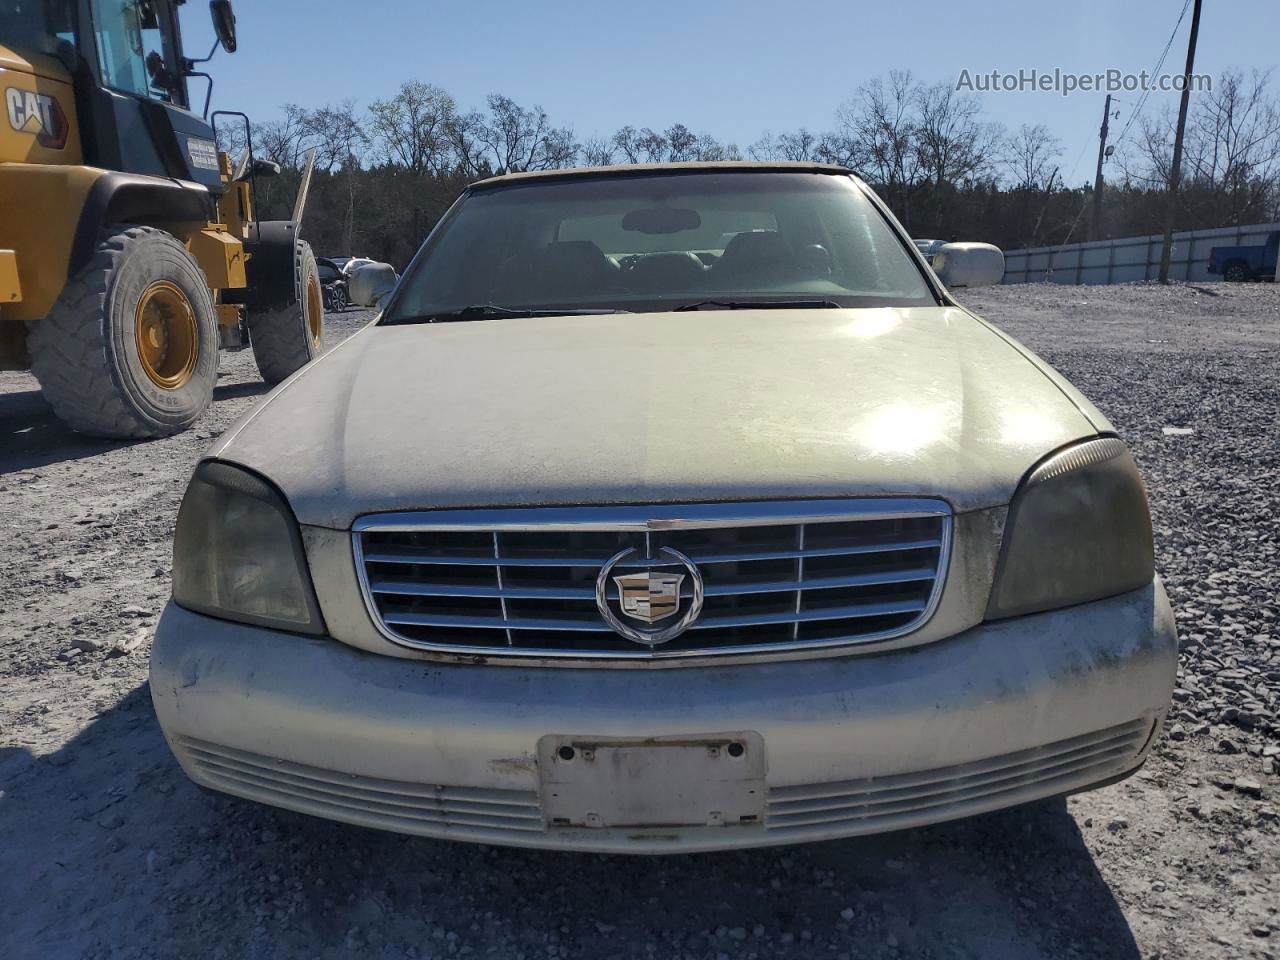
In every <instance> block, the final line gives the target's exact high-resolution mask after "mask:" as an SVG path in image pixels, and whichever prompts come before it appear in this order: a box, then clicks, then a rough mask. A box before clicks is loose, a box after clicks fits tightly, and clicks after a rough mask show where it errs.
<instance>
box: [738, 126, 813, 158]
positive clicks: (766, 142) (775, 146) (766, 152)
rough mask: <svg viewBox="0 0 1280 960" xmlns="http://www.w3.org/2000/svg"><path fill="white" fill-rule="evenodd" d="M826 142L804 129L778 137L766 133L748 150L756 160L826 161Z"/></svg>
mask: <svg viewBox="0 0 1280 960" xmlns="http://www.w3.org/2000/svg"><path fill="white" fill-rule="evenodd" d="M824 141H825V137H822V136H819V135H818V134H815V133H810V132H809V131H808V130H806V129H804V128H803V127H801V128H800V129H799V130H796V131H795V132H794V133H780V134H778V135H777V136H776V137H775V136H774V135H773V134H771V133H769V132H768V131H766V132H765V133H764V135H763V136H761V137H760V139H759V140H757V141H756V142H755V143H753V144H752V145H751V146H750V147H748V148H747V150H748V152H749V153H750V154H751V157H752V159H754V160H825V157H824V156H823V149H824Z"/></svg>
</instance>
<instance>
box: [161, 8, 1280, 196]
mask: <svg viewBox="0 0 1280 960" xmlns="http://www.w3.org/2000/svg"><path fill="white" fill-rule="evenodd" d="M1182 6H1183V0H1068V2H1066V3H1054V4H1048V3H1045V2H1043V0H1041V2H1037V0H1018V2H1014V0H992V2H987V3H977V2H974V3H969V4H964V3H958V2H955V0H952V2H947V3H943V2H937V0H896V2H892V3H884V2H876V3H856V2H851V0H846V2H828V0H775V2H763V0H737V2H733V0H680V2H671V0H645V2H640V3H627V4H624V3H600V2H595V3H585V2H579V0H572V2H570V0H542V2H540V3H531V2H528V0H522V2H508V0H488V2H485V3H483V4H481V5H479V7H478V9H477V8H476V7H472V6H471V5H470V4H465V3H457V2H452V3H436V2H413V0H377V2H374V0H366V2H363V3H361V2H352V0H333V2H329V0H312V2H307V3H302V2H296V0H295V2H287V0H236V15H237V18H238V21H239V34H240V49H239V51H238V52H237V53H235V54H234V55H232V56H227V55H225V54H223V53H219V54H218V56H217V57H216V58H215V60H214V62H213V64H212V65H211V66H212V72H213V73H214V74H215V76H216V77H217V86H216V87H215V91H214V107H215V108H218V107H221V108H224V109H241V110H244V111H245V112H247V113H249V114H250V115H251V116H253V117H254V118H255V119H271V118H272V117H274V116H276V115H277V111H278V109H279V106H280V105H281V104H283V103H286V102H295V103H300V104H302V105H304V106H319V105H322V104H324V103H327V102H335V103H336V102H340V101H342V100H345V99H347V98H352V99H354V100H355V101H356V102H357V104H358V105H359V106H361V107H363V106H366V105H367V104H368V103H369V101H371V100H374V99H378V98H380V97H386V96H389V95H391V94H393V93H394V92H395V89H396V87H397V86H398V85H399V84H400V82H401V81H402V80H406V79H417V80H424V81H427V82H430V83H434V84H437V85H438V86H441V87H444V88H445V89H446V90H448V91H449V92H450V93H452V94H453V95H454V97H455V98H456V99H457V100H458V102H459V105H460V106H461V107H463V108H464V109H465V108H469V107H472V106H481V105H482V104H483V102H484V97H485V96H486V95H487V94H489V93H495V92H501V93H505V94H507V95H509V96H511V97H512V98H514V99H515V100H516V101H518V102H519V103H521V104H523V105H526V106H531V105H533V104H535V103H536V104H541V105H542V106H543V107H544V108H545V109H546V110H547V112H548V113H549V114H550V115H551V118H552V120H553V121H555V122H556V123H560V124H568V125H571V126H572V127H573V128H574V130H575V132H576V133H577V135H578V136H579V138H586V137H589V136H591V135H593V134H600V135H605V134H609V133H612V132H613V130H615V129H616V128H617V127H619V126H621V125H622V124H624V123H631V124H633V125H635V126H637V127H644V126H651V127H654V128H661V127H666V126H669V125H670V124H672V123H675V122H681V123H684V124H686V125H687V126H689V127H690V128H691V129H693V130H695V131H697V132H707V133H710V134H712V135H713V136H715V137H717V138H718V139H720V140H721V141H724V142H736V143H738V144H739V145H740V146H742V147H744V148H745V147H746V145H747V144H749V143H751V142H752V141H754V140H755V139H756V138H757V137H758V136H759V135H760V133H761V132H762V131H763V130H766V129H768V130H772V131H773V132H775V133H777V132H782V131H784V130H790V129H794V128H797V127H801V126H804V127H808V128H810V129H811V130H815V131H821V130H824V129H827V128H828V127H830V125H831V123H832V119H833V116H834V114H835V111H836V108H837V107H838V106H839V105H840V103H842V102H843V101H845V100H847V99H849V97H851V96H852V94H853V93H854V91H855V90H856V88H857V87H858V85H859V84H860V83H862V82H863V81H865V80H867V79H868V78H870V77H873V76H875V75H877V74H881V73H885V72H887V71H889V70H890V69H894V68H910V69H911V70H912V71H913V72H914V73H915V74H916V75H917V76H919V77H920V78H922V79H925V80H930V81H933V80H949V81H952V82H954V81H955V79H956V78H957V77H958V76H959V75H960V72H961V70H963V69H968V70H970V71H971V72H972V73H977V72H988V71H990V70H992V69H998V70H1001V71H1003V72H1008V73H1012V72H1016V71H1017V70H1018V69H1019V68H1038V69H1040V70H1042V71H1043V70H1049V71H1051V70H1052V69H1053V68H1054V67H1060V68H1062V69H1063V70H1066V71H1072V72H1076V73H1093V72H1098V71H1103V70H1106V69H1107V68H1113V67H1114V68H1118V69H1121V70H1126V71H1133V72H1137V71H1140V70H1143V69H1147V70H1149V69H1151V67H1152V66H1153V65H1154V63H1155V61H1156V60H1157V58H1158V57H1159V55H1160V52H1161V50H1162V49H1163V47H1164V45H1165V42H1166V41H1167V40H1168V38H1169V34H1170V31H1171V30H1172V29H1173V25H1174V23H1175V22H1176V21H1177V19H1178V14H1179V13H1180V12H1181V10H1182ZM1190 20H1191V16H1190V14H1189V13H1188V15H1187V17H1186V19H1185V20H1184V21H1183V24H1182V27H1181V29H1180V30H1179V32H1178V36H1177V38H1176V39H1175V41H1174V45H1173V49H1172V50H1171V51H1170V54H1169V58H1168V60H1167V61H1166V64H1165V70H1167V71H1168V72H1172V73H1178V72H1181V70H1182V65H1183V59H1184V57H1185V55H1186V36H1187V30H1188V27H1189V24H1190ZM1265 24H1271V27H1270V28H1264V25H1265ZM1278 25H1280V17H1278V16H1277V14H1276V5H1275V0H1233V2H1231V3H1223V2H1219V0H1209V2H1207V3H1206V4H1205V12H1204V15H1203V18H1202V22H1201V30H1200V44H1199V52H1198V54H1197V59H1196V72H1197V73H1201V72H1204V73H1209V74H1211V75H1216V74H1217V73H1218V72H1219V71H1221V70H1222V69H1224V68H1227V67H1231V66H1239V67H1243V68H1246V69H1248V68H1253V67H1260V68H1267V67H1271V66H1274V65H1276V64H1277V63H1278V62H1280V52H1277V51H1280V47H1277V36H1278V34H1277V32H1276V29H1275V28H1276V26H1278ZM183 28H184V31H185V34H186V43H187V46H188V53H189V54H190V55H196V56H198V55H202V54H203V52H204V51H205V50H206V49H207V47H208V45H209V44H210V43H211V42H212V30H211V29H210V26H209V21H208V7H207V5H206V4H205V3H203V2H201V0H192V2H191V3H189V4H188V5H187V6H186V7H185V8H183ZM197 51H198V52H197ZM192 82H193V85H194V88H193V89H195V90H197V91H199V90H200V87H201V85H202V83H203V81H199V80H196V81H192ZM1273 84H1274V85H1275V87H1274V88H1275V89H1276V90H1277V91H1280V70H1278V71H1277V74H1276V76H1275V77H1274V78H1273ZM979 96H980V97H981V98H982V101H983V106H984V109H985V110H986V112H987V114H988V116H989V117H990V118H991V119H993V120H998V121H1001V122H1003V123H1004V124H1006V125H1007V126H1009V127H1011V128H1013V127H1016V126H1018V125H1019V124H1021V123H1036V122H1042V123H1045V124H1046V125H1048V126H1049V127H1050V129H1051V130H1052V131H1053V132H1054V133H1055V134H1056V135H1057V136H1058V137H1060V138H1061V139H1062V141H1063V148H1064V152H1063V155H1062V157H1061V163H1062V165H1063V174H1064V175H1069V176H1068V182H1069V183H1078V182H1082V181H1083V180H1085V179H1092V167H1093V163H1094V161H1095V159H1096V151H1097V131H1098V124H1099V121H1100V119H1101V114H1102V101H1103V96H1104V95H1103V94H1101V93H1092V92H1090V93H1079V92H1077V93H1074V94H1072V95H1071V96H1069V97H1065V98H1064V97H1062V96H1060V95H1058V94H1057V93H1044V92H1037V93H996V94H979ZM1118 96H1119V97H1120V100H1121V102H1119V103H1117V104H1116V107H1115V109H1118V110H1120V111H1121V113H1122V117H1121V119H1120V121H1119V123H1120V125H1121V126H1123V124H1124V122H1125V119H1126V118H1127V116H1128V113H1129V108H1130V106H1131V105H1132V104H1133V103H1134V102H1135V101H1136V99H1137V97H1136V95H1132V94H1129V95H1126V94H1119V95H1118ZM1176 99H1177V95H1176V94H1152V96H1151V98H1150V100H1149V102H1148V105H1147V107H1146V110H1145V111H1144V113H1150V114H1154V113H1156V112H1157V111H1158V110H1159V109H1160V107H1161V105H1162V104H1163V103H1165V102H1169V103H1174V104H1175V105H1176ZM1135 129H1136V128H1135ZM1073 168H1074V169H1073Z"/></svg>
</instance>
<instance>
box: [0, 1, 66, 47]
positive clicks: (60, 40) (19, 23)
mask: <svg viewBox="0 0 1280 960" xmlns="http://www.w3.org/2000/svg"><path fill="white" fill-rule="evenodd" d="M74 6H75V4H74V0H0V23H3V24H4V42H5V44H6V45H7V46H11V47H17V48H18V49H19V50H30V51H33V52H35V53H44V54H48V55H49V56H55V57H56V56H60V55H61V54H62V52H63V51H64V50H66V49H67V48H68V47H69V48H70V49H72V50H74V49H75V44H76V26H75V19H74V13H73V8H74Z"/></svg>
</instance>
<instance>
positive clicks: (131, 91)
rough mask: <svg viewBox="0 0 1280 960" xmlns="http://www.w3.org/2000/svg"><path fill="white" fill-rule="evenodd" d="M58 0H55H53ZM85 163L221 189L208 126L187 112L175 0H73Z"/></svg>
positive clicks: (193, 114) (188, 95)
mask: <svg viewBox="0 0 1280 960" xmlns="http://www.w3.org/2000/svg"><path fill="white" fill-rule="evenodd" d="M52 2H58V0H52ZM75 2H76V5H77V7H78V8H79V9H78V20H79V30H78V31H77V37H78V40H79V55H80V61H81V64H82V69H83V70H85V71H87V72H88V73H89V74H90V77H89V78H88V79H91V81H92V82H90V83H80V82H77V84H76V90H77V98H78V100H79V101H80V102H79V108H80V110H79V112H80V116H81V118H82V119H81V139H82V140H83V142H84V150H85V160H86V162H88V163H90V164H93V165H96V166H101V167H106V168H108V169H112V170H120V171H124V172H128V173H141V174H147V175H151V176H161V177H172V178H174V179H176V180H186V181H191V182H195V183H200V184H203V185H204V186H206V187H209V188H210V189H212V190H215V191H218V192H221V191H222V189H223V185H222V180H221V178H220V176H219V174H218V152H217V145H216V141H215V137H214V132H213V127H212V126H210V125H209V123H207V122H206V121H205V120H204V119H203V118H202V117H201V116H199V115H198V114H196V113H194V112H192V110H191V102H190V94H189V91H188V86H187V74H188V72H189V70H190V68H189V66H188V64H187V60H186V58H185V55H184V53H183V49H182V31H181V29H180V26H179V23H178V6H179V4H178V3H176V2H174V0H75Z"/></svg>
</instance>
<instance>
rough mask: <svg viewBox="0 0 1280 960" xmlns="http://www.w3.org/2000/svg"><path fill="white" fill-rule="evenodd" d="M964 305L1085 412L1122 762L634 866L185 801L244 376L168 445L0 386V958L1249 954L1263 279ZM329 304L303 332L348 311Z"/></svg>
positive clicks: (1273, 659) (1265, 397) (1275, 935)
mask: <svg viewBox="0 0 1280 960" xmlns="http://www.w3.org/2000/svg"><path fill="white" fill-rule="evenodd" d="M965 300H966V301H967V302H968V303H969V304H970V305H971V306H972V307H974V308H975V309H976V310H977V311H978V312H980V313H982V314H984V315H985V316H987V317H989V318H990V319H992V320H993V321H995V322H996V323H998V324H1000V325H1001V326H1003V327H1004V328H1005V329H1007V330H1009V331H1010V332H1012V333H1013V334H1014V335H1015V336H1017V337H1019V338H1020V339H1022V340H1023V341H1024V342H1026V343H1027V344H1029V345H1030V346H1031V347H1032V348H1034V349H1036V350H1037V351H1038V352H1040V353H1041V354H1042V355H1043V356H1045V357H1046V358H1047V359H1048V360H1049V361H1050V362H1052V363H1053V364H1054V365H1055V366H1057V367H1058V369H1060V370H1061V371H1062V372H1063V373H1065V374H1066V375H1067V376H1068V377H1069V378H1070V379H1071V380H1072V381H1073V382H1074V383H1075V384H1076V385H1077V386H1079V387H1080V388H1081V389H1082V390H1083V391H1084V392H1085V393H1086V394H1087V395H1089V396H1090V398H1091V399H1093V400H1094V401H1095V402H1096V403H1097V404H1098V406H1099V407H1100V408H1101V409H1102V410H1103V411H1104V412H1105V413H1106V414H1107V415H1108V416H1109V417H1111V419H1112V420H1113V422H1114V423H1115V424H1116V426H1117V427H1118V428H1119V430H1120V431H1121V433H1122V434H1123V435H1124V436H1125V438H1126V439H1127V440H1128V441H1129V443H1130V444H1131V446H1132V447H1133V449H1134V452H1135V455H1136V456H1137V459H1138V462H1139V464H1140V466H1141V467H1142V469H1143V472H1144V475H1145V477H1146V479H1147V483H1148V485H1149V488H1150V493H1151V498H1152V502H1153V508H1154V515H1155V525H1156V535H1157V554H1158V556H1157V564H1158V567H1159V569H1160V570H1161V572H1162V573H1163V574H1164V576H1165V578H1166V582H1167V584H1168V587H1169V592H1170V594H1171V596H1172V598H1173V602H1174V605H1175V608H1176V610H1177V613H1178V620H1179V625H1180V630H1181V634H1182V637H1183V642H1184V647H1185V649H1184V652H1183V660H1182V674H1181V678H1180V681H1179V686H1178V690H1177V691H1176V693H1175V699H1176V703H1175V709H1174V713H1173V715H1172V716H1171V719H1170V724H1169V727H1168V729H1167V732H1166V735H1165V737H1164V739H1163V740H1162V742H1161V743H1160V744H1159V745H1158V746H1157V748H1156V749H1155V751H1154V753H1153V756H1152V758H1151V760H1150V762H1149V763H1148V764H1147V766H1146V768H1145V769H1144V770H1143V771H1142V772H1141V773H1139V774H1138V775H1137V776H1135V777H1133V778H1131V779H1130V780H1128V781H1125V782H1123V783H1120V784H1117V785H1115V786H1112V787H1108V788H1106V789H1103V790H1100V791H1096V792H1094V793H1090V794H1085V795H1082V796H1079V797H1073V798H1071V799H1070V800H1068V801H1066V802H1055V803H1049V804H1044V805H1040V806H1037V807H1033V808H1029V809H1026V810H1021V811H1015V812H1012V813H1009V814H1003V815H997V816H990V817H985V818H980V819H977V820H972V821H967V822H961V823H956V824H949V825H945V826H940V827H935V828H931V829H927V830H919V831H914V832H908V833H902V834H893V835H889V836H883V837H876V838H870V839H862V840H853V841H844V842H839V843H827V844H822V845H809V846H802V847H793V848H782V849H774V850H763V851H753V852H749V853H735V854H714V855H701V856H686V857H674V858H665V859H633V858H618V857H605V856H582V855H567V854H554V853H540V852H523V851H512V850H506V849H500V848H491V847H477V846H469V845H462V844H450V843H445V842H432V841H426V840H420V839H405V838H401V837H398V836H394V835H391V834H385V833H379V832H375V831H370V830H362V829H358V828H354V827H346V826H342V825H340V824H333V823H327V822H324V821H319V820H313V819H310V818H307V817H303V816H297V815H293V814H288V813H283V812H278V811H274V810H271V809H267V808H262V807H256V806H253V805H249V804H241V803H238V802H235V801H231V800H227V799H222V798H218V797H211V796H208V795H205V794H203V793H201V792H200V791H198V790H196V789H195V788H194V787H193V786H192V785H191V784H190V783H189V782H188V781H187V780H186V779H185V778H184V777H183V776H182V774H181V773H180V771H179V770H178V768H177V766H176V764H175V763H174V762H173V760H172V759H171V758H170V756H169V754H168V751H167V749H166V747H165V745H164V742H163V740H162V738H161V736H160V732H159V729H158V728H157V726H156V723H155V719H154V716H153V714H152V711H151V704H150V698H149V696H148V693H147V689H146V657H147V650H148V648H149V642H150V631H151V629H152V627H153V625H154V623H155V616H156V613H157V611H158V610H159V609H160V608H161V607H162V605H163V603H164V601H165V598H166V596H167V594H168V592H169V565H170V561H169V538H170V536H171V534H172V530H173V518H174V515H175V512H176V509H177V505H178V500H179V497H180V496H181V492H182V489H183V487H184V485H185V483H186V479H187V476H188V474H189V472H190V470H191V468H192V466H193V464H194V463H195V461H196V460H197V458H198V457H199V455H200V453H201V452H202V451H203V450H204V449H205V448H206V447H207V446H208V444H209V441H210V440H211V439H212V438H214V437H216V436H217V435H218V433H219V432H220V431H221V430H223V429H225V427H226V426H227V425H228V424H230V423H231V421H232V420H233V419H234V418H235V417H236V416H237V415H238V414H240V413H241V412H242V411H243V410H245V409H246V408H247V407H248V406H250V405H251V404H252V403H254V402H255V401H256V400H257V399H258V398H259V397H260V396H261V394H262V393H263V388H262V386H261V384H260V383H257V382H256V381H255V379H254V376H253V367H252V358H251V357H250V356H248V355H247V354H244V353H241V354H232V355H230V356H228V357H226V358H225V359H224V361H223V367H222V378H221V383H220V386H219V387H218V391H217V398H216V402H215V404H214V407H213V409H212V411H211V412H210V413H209V414H208V415H207V416H206V417H205V418H204V419H203V420H202V421H201V423H200V424H198V426H197V429H196V430H195V431H192V432H189V433H187V434H185V435H183V436H180V437H173V438H169V439H165V440H158V441H154V442H148V443H138V444H115V443H101V442H95V441H87V440H84V439H82V438H79V437H77V436H76V435H74V434H71V433H69V432H68V431H67V430H66V429H64V428H63V427H61V426H60V425H59V424H58V423H57V421H55V420H54V419H53V418H52V416H51V414H50V412H49V410H48V407H47V406H46V405H45V404H44V403H43V401H42V400H41V399H40V397H39V394H38V393H37V392H36V386H35V383H34V381H33V380H32V379H31V378H30V377H29V376H27V375H25V374H11V373H4V374H0V494H2V495H3V496H0V528H2V529H4V530H5V531H6V532H7V534H8V535H7V536H6V538H5V539H4V541H3V542H2V543H0V564H2V565H3V569H4V571H5V575H4V577H3V578H0V957H5V958H13V960H17V958H26V957H32V958H35V957H39V958H61V957H104V958H105V957H156V958H161V957H163V958H169V957H185V956H192V957H225V958H234V957H249V958H264V960H265V958H277V957H291V956H299V957H325V958H328V957H347V956H355V955H360V956H371V957H397V958H398V957H452V956H494V957H503V958H508V957H510V958H519V957H527V958H542V957H569V956H573V957H601V958H605V957H618V958H631V957H636V958H645V960H648V958H675V957H694V958H703V957H706V958H717V960H718V958H722V957H723V958H738V957H743V958H747V957H759V958H766V957H768V958H773V957H832V958H853V957H859V958H860V957H916V956H919V957H974V958H979V957H981V958H1008V960H1013V958H1041V957H1043V958H1059V957H1124V958H1131V957H1167V958H1174V957H1189V958H1231V957H1275V956H1277V955H1280V877H1278V875H1277V874H1278V871H1280V823H1277V805H1278V803H1280V776H1278V773H1280V622H1278V617H1277V612H1278V610H1277V599H1276V598H1277V595H1278V594H1280V572H1278V569H1280V556H1278V555H1277V553H1278V550H1280V548H1278V546H1277V544H1278V543H1280V530H1278V529H1277V520H1276V517H1277V515H1278V514H1280V476H1278V464H1280V427H1278V424H1280V372H1278V367H1277V361H1278V360H1280V287H1277V286H1273V285H1237V286H1230V287H1228V286H1225V285H1209V286H1203V287H1192V286H1175V287H1170V288H1160V287H1155V286H1131V287H1109V288H1074V287H1052V286H1043V285H1034V286H1025V287H1001V288H996V289H993V290H986V291H974V292H972V293H970V294H968V295H967V296H966V297H965ZM367 319H368V318H367V315H362V314H357V313H348V314H346V315H344V316H343V317H342V318H340V319H336V320H335V321H334V322H333V323H331V337H332V338H333V339H334V340H335V341H336V340H337V339H341V338H342V337H343V336H346V335H347V334H349V333H350V332H351V331H353V330H355V329H356V328H358V326H359V325H360V324H361V323H363V322H364V321H365V320H367Z"/></svg>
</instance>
